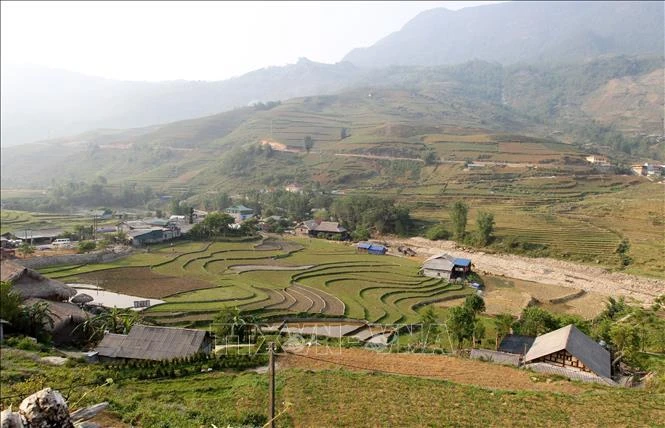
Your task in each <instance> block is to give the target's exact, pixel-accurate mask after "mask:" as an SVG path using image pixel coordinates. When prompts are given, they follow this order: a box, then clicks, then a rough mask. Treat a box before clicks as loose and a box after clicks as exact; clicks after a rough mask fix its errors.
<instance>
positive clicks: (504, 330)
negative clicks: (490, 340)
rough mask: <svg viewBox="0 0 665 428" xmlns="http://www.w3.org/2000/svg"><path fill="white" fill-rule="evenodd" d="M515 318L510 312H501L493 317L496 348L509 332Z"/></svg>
mask: <svg viewBox="0 0 665 428" xmlns="http://www.w3.org/2000/svg"><path fill="white" fill-rule="evenodd" d="M514 321H515V319H514V318H513V316H512V315H511V314H508V313H502V314H498V315H497V316H496V317H495V318H494V329H495V330H496V349H497V350H498V349H499V343H501V341H502V340H503V338H504V337H506V336H507V335H508V334H510V329H511V328H512V326H513V322H514Z"/></svg>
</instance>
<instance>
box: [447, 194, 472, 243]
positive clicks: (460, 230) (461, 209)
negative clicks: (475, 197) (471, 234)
mask: <svg viewBox="0 0 665 428" xmlns="http://www.w3.org/2000/svg"><path fill="white" fill-rule="evenodd" d="M468 212H469V207H468V206H467V205H466V204H465V203H464V202H463V201H457V202H455V204H454V205H453V208H452V210H451V212H450V220H451V221H452V222H453V232H454V233H455V237H456V238H458V239H461V238H463V237H464V231H465V230H466V220H467V214H468Z"/></svg>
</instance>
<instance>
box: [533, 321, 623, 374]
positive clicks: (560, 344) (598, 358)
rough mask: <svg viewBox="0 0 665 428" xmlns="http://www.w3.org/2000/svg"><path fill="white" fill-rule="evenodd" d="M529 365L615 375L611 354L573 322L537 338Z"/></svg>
mask: <svg viewBox="0 0 665 428" xmlns="http://www.w3.org/2000/svg"><path fill="white" fill-rule="evenodd" d="M524 362H525V363H526V364H534V363H546V364H549V365H553V366H558V367H563V368H566V369H572V370H578V371H583V372H590V373H593V374H595V375H597V376H600V377H602V378H608V379H609V378H611V375H612V370H611V360H610V353H609V351H608V350H607V349H605V348H603V347H602V346H601V345H599V344H598V343H596V342H594V341H593V339H591V338H590V337H589V336H587V335H586V334H584V333H582V332H581V331H580V330H578V329H577V327H575V326H574V325H573V324H570V325H567V326H566V327H563V328H560V329H558V330H555V331H552V332H550V333H547V334H543V335H541V336H538V337H536V340H535V341H534V342H533V345H532V346H531V348H530V349H529V351H528V352H527V353H526V355H525V356H524Z"/></svg>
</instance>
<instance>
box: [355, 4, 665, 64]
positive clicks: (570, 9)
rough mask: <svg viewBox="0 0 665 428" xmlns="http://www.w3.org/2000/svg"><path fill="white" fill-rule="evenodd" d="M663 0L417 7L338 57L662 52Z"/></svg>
mask: <svg viewBox="0 0 665 428" xmlns="http://www.w3.org/2000/svg"><path fill="white" fill-rule="evenodd" d="M663 43H664V42H663V2H657V1H655V2H648V1H647V2H509V3H501V4H496V5H488V6H481V7H471V8H465V9H461V10H458V11H450V10H447V9H444V8H438V9H432V10H429V11H425V12H423V13H421V14H419V15H418V16H416V17H415V18H414V19H412V20H411V21H410V22H408V23H407V24H406V25H405V26H404V28H402V29H401V30H400V31H397V32H395V33H393V34H390V35H389V36H387V37H385V38H383V39H382V40H380V41H378V42H377V43H376V44H374V45H373V46H370V47H368V48H358V49H354V50H353V51H351V52H350V53H349V54H348V55H346V56H345V57H344V61H350V62H352V63H353V64H355V65H357V66H361V67H384V66H387V65H395V64H399V65H442V64H456V63H460V62H465V61H469V60H473V59H482V60H486V61H496V62H500V63H502V64H512V63H516V62H540V61H547V62H560V61H570V60H581V59H586V58H590V57H594V56H598V55H607V54H629V55H636V54H644V53H654V54H661V55H662V54H663V49H664V45H663Z"/></svg>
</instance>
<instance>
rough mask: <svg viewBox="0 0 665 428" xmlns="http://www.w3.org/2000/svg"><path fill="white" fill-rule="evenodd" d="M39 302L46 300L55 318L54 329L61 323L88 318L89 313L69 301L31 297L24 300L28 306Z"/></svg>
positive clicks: (76, 321)
mask: <svg viewBox="0 0 665 428" xmlns="http://www.w3.org/2000/svg"><path fill="white" fill-rule="evenodd" d="M39 302H46V303H47V304H48V309H49V311H50V312H51V318H52V319H53V323H54V329H57V328H58V325H59V324H61V323H67V322H69V321H73V322H74V323H81V322H83V321H85V320H86V318H87V317H88V314H87V313H86V312H85V311H83V310H81V308H79V307H78V306H76V305H74V304H72V303H67V302H52V301H50V300H44V299H35V298H30V299H27V300H26V301H25V302H23V304H24V305H26V306H32V305H34V304H36V303H39Z"/></svg>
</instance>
